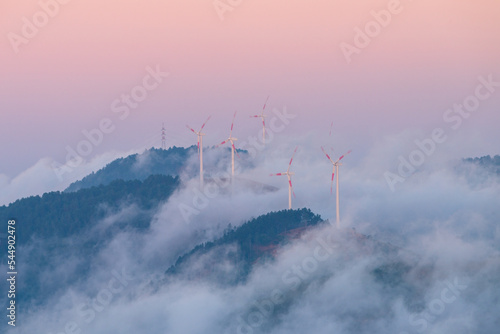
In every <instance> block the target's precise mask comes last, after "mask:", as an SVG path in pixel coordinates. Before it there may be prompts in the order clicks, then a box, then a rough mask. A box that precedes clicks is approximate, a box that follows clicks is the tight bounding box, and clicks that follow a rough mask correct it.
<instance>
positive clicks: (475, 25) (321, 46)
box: [0, 0, 500, 185]
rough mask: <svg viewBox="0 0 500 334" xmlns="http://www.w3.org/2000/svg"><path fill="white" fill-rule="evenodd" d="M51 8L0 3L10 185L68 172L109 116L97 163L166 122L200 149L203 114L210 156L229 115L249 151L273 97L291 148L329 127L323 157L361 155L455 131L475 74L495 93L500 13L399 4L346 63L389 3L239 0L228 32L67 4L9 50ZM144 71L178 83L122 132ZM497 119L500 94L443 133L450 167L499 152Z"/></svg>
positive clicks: (199, 22)
mask: <svg viewBox="0 0 500 334" xmlns="http://www.w3.org/2000/svg"><path fill="white" fill-rule="evenodd" d="M54 1H55V0H53V1H50V0H41V1H40V2H39V1H35V0H25V1H14V0H5V1H2V2H1V3H0V22H1V23H0V34H1V36H3V37H2V38H0V50H1V51H0V60H1V62H0V64H1V76H0V91H1V99H0V109H1V121H0V124H1V127H0V129H1V131H0V142H1V146H0V155H1V157H2V163H1V164H0V176H2V174H3V176H2V177H3V181H2V178H0V185H1V184H2V182H3V183H4V184H7V183H9V182H11V181H12V179H14V178H16V177H17V176H18V175H19V174H20V173H22V172H23V171H25V170H27V169H29V168H30V167H31V166H34V165H36V164H37V162H39V161H40V160H41V159H50V160H53V161H57V162H59V163H61V164H63V163H64V162H65V157H66V146H68V145H69V146H70V147H73V148H74V147H76V146H77V144H78V142H79V141H81V140H83V139H85V137H84V135H83V134H82V131H83V130H90V129H93V128H96V127H98V126H99V123H100V122H101V120H102V119H104V118H108V119H110V120H111V121H112V122H113V124H114V126H115V130H114V131H113V132H112V133H109V134H106V135H105V137H104V139H103V142H102V144H100V145H99V146H98V147H96V148H95V149H94V150H93V151H92V154H91V155H90V156H89V157H88V159H91V158H92V157H93V156H96V155H99V154H103V153H105V152H108V151H119V152H127V151H129V150H133V149H141V148H143V147H150V146H152V145H154V146H157V147H158V146H159V145H160V131H161V124H162V122H165V127H166V129H167V145H168V146H173V145H176V146H189V145H192V144H194V143H195V138H194V137H193V136H192V135H191V134H190V133H189V132H188V131H187V129H186V128H185V124H186V123H188V124H190V125H191V126H193V127H199V126H200V125H201V123H203V121H204V120H205V119H206V118H207V117H208V116H209V115H212V120H211V121H210V123H209V124H208V125H207V128H206V133H207V136H206V137H205V144H206V145H214V144H218V143H220V141H221V140H223V139H225V138H226V137H227V135H228V131H229V126H230V123H231V117H232V114H233V113H234V111H235V110H238V113H239V114H238V116H237V119H236V124H235V135H236V136H237V137H239V138H246V137H248V136H250V135H254V134H256V133H257V132H258V131H259V129H260V125H259V123H258V121H256V120H253V119H250V118H249V117H248V116H249V115H252V114H257V113H259V112H260V110H261V109H262V105H263V103H264V101H265V99H266V97H267V96H268V95H270V96H271V97H270V99H269V104H268V108H269V109H270V110H269V112H271V109H272V108H278V109H283V107H285V106H286V108H287V110H288V111H289V112H291V113H293V114H295V115H297V118H296V120H294V121H293V122H291V124H290V126H289V127H287V129H286V130H285V133H284V135H288V136H295V135H297V136H304V137H305V138H309V139H310V138H314V136H313V135H316V134H318V145H319V144H321V143H322V140H324V139H325V138H327V139H328V132H329V130H330V124H331V122H332V121H333V122H334V127H333V131H334V133H335V137H334V138H335V140H338V141H339V143H337V142H335V143H330V144H329V145H332V146H336V145H338V146H340V148H339V149H341V150H343V149H344V148H353V150H356V151H357V152H359V154H360V155H361V156H362V155H363V154H368V152H369V151H370V150H371V148H372V146H373V143H375V142H380V141H384V138H387V137H388V136H389V137H390V136H398V135H399V134H401V133H404V132H405V131H416V133H421V135H422V137H412V138H414V139H421V138H423V137H425V136H427V135H429V134H430V133H431V131H432V130H433V129H434V128H436V127H442V128H447V129H449V125H447V124H446V123H445V121H444V120H443V113H444V112H445V110H446V109H448V108H451V107H453V104H455V103H462V102H463V101H464V99H465V98H466V97H467V96H469V95H471V94H474V92H475V89H476V86H477V85H478V84H479V81H478V77H479V76H483V77H485V78H486V77H488V75H492V76H493V78H494V79H496V81H498V82H500V37H499V36H500V20H499V18H500V2H498V1H497V0H481V1H477V0H414V1H410V0H401V1H400V5H399V7H398V8H399V13H398V14H392V17H391V19H390V22H388V24H387V25H386V26H385V27H381V29H380V32H379V33H378V34H376V36H374V37H372V38H371V42H370V43H369V45H368V46H367V47H365V48H362V49H360V51H359V53H358V54H353V55H352V59H351V60H352V61H351V62H350V63H349V62H348V61H347V60H346V57H345V56H344V54H343V53H342V51H341V48H340V45H341V43H349V44H352V45H354V39H355V34H356V33H355V29H356V27H359V28H360V29H361V30H363V29H364V28H365V25H366V24H367V23H369V22H371V21H374V16H373V15H372V14H371V12H372V11H375V12H380V11H381V10H385V9H387V8H388V6H389V5H390V4H391V3H392V1H388V0H384V1H352V0H317V1H305V0H242V1H241V3H240V4H239V5H237V6H235V7H234V8H233V10H232V11H227V12H225V13H223V14H222V17H223V18H224V19H223V20H222V19H221V16H220V15H219V14H220V13H218V12H217V10H216V9H215V8H214V4H213V1H212V0H162V1H160V0H156V1H152V0H145V1H138V0H135V1H133V0H108V1H95V0H85V1H78V0H72V1H68V3H67V4H59V5H58V6H59V9H58V11H55V9H54V7H50V8H52V9H53V10H54V11H55V13H54V14H53V17H49V18H48V22H43V21H42V22H41V24H40V25H42V26H41V27H39V28H38V32H37V33H34V36H32V37H30V38H26V39H25V41H26V43H25V44H20V45H17V46H13V43H12V41H11V39H12V36H13V35H12V33H14V34H16V35H17V36H21V37H22V36H23V32H22V31H23V25H25V24H26V23H25V21H23V17H26V18H27V19H28V20H29V21H30V22H33V19H34V16H35V18H38V19H39V20H43V17H44V16H43V14H40V11H41V10H42V9H41V4H43V3H54ZM61 2H64V1H62V0H61ZM235 2H236V3H237V1H232V3H235ZM221 3H226V4H227V3H228V1H227V0H222V1H221ZM43 23H46V24H45V25H43ZM24 30H26V29H24ZM9 36H10V37H9ZM23 38H24V37H23ZM16 48H17V49H18V50H17V51H18V52H16V50H15V49H16ZM147 67H150V68H153V69H154V68H156V67H159V68H160V69H161V70H162V71H165V72H169V76H168V77H167V78H165V79H164V80H163V82H161V84H159V86H158V87H157V88H156V89H154V90H152V91H149V92H148V96H147V98H145V100H144V101H142V102H140V103H139V106H138V107H137V108H136V109H133V110H131V112H130V115H129V117H127V118H126V119H123V120H122V119H120V118H119V116H120V114H119V113H114V112H113V111H112V108H111V105H112V103H113V102H114V101H115V100H116V99H119V98H120V97H121V95H122V94H130V92H131V90H132V89H133V88H134V87H136V86H137V85H141V84H142V82H143V78H144V76H145V75H147V74H148V72H147V70H146V68H147ZM499 121H500V88H498V91H497V92H496V93H494V94H492V96H491V97H490V98H488V99H487V100H485V101H482V102H481V105H480V107H479V109H478V110H477V111H475V112H474V113H472V115H471V117H469V118H468V119H466V120H464V122H463V124H462V126H461V127H460V128H459V129H457V130H456V131H454V132H453V136H451V132H449V134H450V138H452V139H450V140H449V141H448V143H447V147H448V148H450V149H451V151H453V154H452V156H455V157H467V156H480V155H486V154H492V155H493V154H499V153H500V152H499V149H498V143H499V142H500V131H499V124H500V122H499ZM311 134H313V135H311ZM321 136H323V137H321Z"/></svg>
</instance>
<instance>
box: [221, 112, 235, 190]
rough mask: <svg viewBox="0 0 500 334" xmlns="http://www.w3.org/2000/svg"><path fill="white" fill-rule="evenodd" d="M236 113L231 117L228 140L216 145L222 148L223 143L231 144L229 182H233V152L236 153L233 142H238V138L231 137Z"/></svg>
mask: <svg viewBox="0 0 500 334" xmlns="http://www.w3.org/2000/svg"><path fill="white" fill-rule="evenodd" d="M236 113H237V111H235V112H234V115H233V122H232V123H231V132H229V138H228V139H226V140H224V141H223V142H222V143H220V144H219V145H217V147H219V146H222V145H224V144H225V143H227V142H230V143H231V181H232V180H233V178H234V152H236V147H235V146H234V142H235V141H237V140H238V138H234V137H233V127H234V119H235V117H236ZM236 154H237V155H238V157H239V156H240V155H239V154H238V152H236Z"/></svg>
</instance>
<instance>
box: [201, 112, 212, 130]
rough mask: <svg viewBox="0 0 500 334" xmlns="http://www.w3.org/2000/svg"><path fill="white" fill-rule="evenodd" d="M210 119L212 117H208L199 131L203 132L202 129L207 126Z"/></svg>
mask: <svg viewBox="0 0 500 334" xmlns="http://www.w3.org/2000/svg"><path fill="white" fill-rule="evenodd" d="M210 118H212V116H208V118H207V120H206V121H205V123H203V125H202V126H201V129H200V131H201V130H203V128H204V127H205V125H206V124H207V122H208V121H209V120H210Z"/></svg>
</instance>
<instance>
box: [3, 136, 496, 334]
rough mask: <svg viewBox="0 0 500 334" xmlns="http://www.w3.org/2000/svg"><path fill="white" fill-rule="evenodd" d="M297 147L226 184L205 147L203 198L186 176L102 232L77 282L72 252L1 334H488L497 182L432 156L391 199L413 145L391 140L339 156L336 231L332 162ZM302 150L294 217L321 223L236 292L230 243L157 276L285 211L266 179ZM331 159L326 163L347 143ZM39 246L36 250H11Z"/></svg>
mask: <svg viewBox="0 0 500 334" xmlns="http://www.w3.org/2000/svg"><path fill="white" fill-rule="evenodd" d="M308 136H312V135H307V136H305V137H302V138H295V139H294V138H290V137H286V136H284V135H282V136H277V137H276V138H275V140H274V142H273V145H270V146H269V147H266V148H265V149H263V150H261V151H257V152H256V153H255V154H253V155H251V154H249V153H240V155H241V156H242V157H241V158H240V159H237V161H238V162H237V175H238V176H237V178H236V179H235V182H234V184H233V185H231V184H230V182H229V179H228V178H229V175H230V174H229V173H230V160H229V159H228V154H229V151H228V150H208V151H207V152H206V162H207V181H206V188H205V191H204V192H203V193H201V192H200V191H199V188H198V185H199V183H198V182H199V179H198V177H191V176H190V175H191V173H189V172H186V173H185V174H183V175H181V180H182V186H181V187H179V189H178V190H177V191H176V192H175V193H174V194H173V195H172V196H171V197H170V198H169V199H168V201H166V202H164V203H162V204H161V205H160V206H159V207H158V208H157V209H156V211H155V213H154V215H153V219H152V221H151V225H150V227H149V229H148V230H147V231H142V232H141V233H139V232H137V231H135V230H125V231H120V232H118V233H114V234H112V237H111V239H110V240H109V241H108V242H107V243H106V245H105V247H104V248H103V249H101V250H99V252H98V253H97V254H95V255H92V259H91V266H90V268H89V270H88V273H87V275H84V276H82V277H81V278H80V279H78V280H76V281H75V280H71V279H69V278H71V277H74V275H75V273H76V272H77V269H76V267H78V263H80V261H81V259H80V258H79V256H82V255H83V254H78V253H77V252H75V253H73V254H69V256H61V257H60V258H57V259H55V260H54V261H53V263H51V264H50V268H43V269H42V270H41V272H40V273H39V277H37V279H39V280H40V281H43V282H46V281H50V280H54V279H56V282H54V284H58V285H59V289H58V290H57V291H58V293H57V294H55V295H53V296H50V297H48V298H47V300H44V301H43V302H41V303H40V304H38V305H30V306H28V307H27V308H26V309H25V310H23V312H22V313H21V314H20V316H19V326H18V327H17V328H15V329H10V330H9V331H8V333H47V334H49V333H52V334H60V333H95V334H100V333H113V332H118V333H124V334H127V333H137V332H144V331H147V332H148V333H273V334H278V333H306V332H307V333H311V332H314V333H398V334H403V333H496V332H497V330H498V328H499V326H500V317H499V316H498V314H500V305H499V304H498V298H500V289H499V285H500V284H499V282H500V279H499V278H500V252H499V251H500V247H499V245H500V242H499V241H500V227H499V225H498V217H500V212H499V211H500V209H499V207H498V198H499V195H500V183H499V182H498V178H496V177H493V176H490V175H488V174H487V172H485V171H481V170H480V169H478V170H477V173H484V175H483V176H482V177H481V178H479V179H478V180H481V181H478V180H471V179H469V178H467V177H465V176H464V175H463V174H462V173H460V171H459V170H457V168H456V166H457V164H460V161H459V160H457V159H456V158H455V157H454V153H452V152H451V153H450V152H448V151H447V148H446V147H447V146H441V147H440V148H439V151H436V153H435V154H434V155H431V156H427V157H426V161H425V162H424V163H423V164H422V165H421V166H418V168H416V170H415V171H414V172H413V173H412V174H410V175H405V176H404V181H403V182H399V183H398V184H396V186H395V189H394V190H392V189H391V187H390V186H389V184H388V182H387V180H386V178H385V177H384V173H386V172H387V171H390V172H395V173H397V169H398V163H399V162H398V156H400V155H401V156H403V157H407V156H408V154H410V152H412V150H414V147H413V146H412V141H413V139H414V138H415V136H418V134H408V133H405V134H399V135H395V136H394V137H393V138H387V140H385V141H384V140H382V141H379V142H376V143H374V144H373V145H372V147H371V149H370V151H368V152H367V154H364V155H362V156H361V155H357V153H356V151H353V152H352V153H351V154H350V155H348V156H347V157H346V158H344V159H343V160H342V161H343V165H342V166H341V167H340V193H341V205H340V214H341V222H340V227H339V228H338V227H337V226H336V224H335V218H334V217H335V195H334V194H333V195H332V194H330V180H331V173H332V166H331V163H330V162H329V161H328V160H327V158H326V157H325V156H324V155H323V153H322V152H321V149H320V147H319V146H318V145H316V144H314V145H313V144H311V145H307V144H305V145H304V144H303V143H304V142H305V143H307V142H313V141H308V140H307V138H308ZM417 138H418V137H417ZM299 144H300V145H299ZM297 146H299V148H298V151H297V154H296V156H295V158H294V162H293V164H292V167H291V170H292V171H293V172H295V175H294V176H293V177H292V182H293V187H294V191H295V193H296V197H294V198H293V199H292V203H293V207H294V208H302V207H307V208H310V209H311V210H312V211H313V212H314V213H317V214H320V215H321V216H322V218H323V219H325V223H323V224H321V225H320V226H317V227H314V228H311V229H309V230H308V231H307V232H306V233H305V234H303V235H301V236H300V237H299V238H297V239H293V240H291V241H290V242H289V243H288V244H286V245H285V246H284V247H281V248H280V249H279V251H278V252H277V253H276V254H275V256H274V258H273V259H269V260H267V261H264V262H263V263H261V262H259V263H256V264H254V266H253V268H252V271H251V273H250V275H249V277H248V278H247V279H246V280H245V281H243V282H241V283H238V284H236V285H232V284H223V282H222V281H221V279H220V278H221V277H227V276H228V275H232V274H235V273H236V272H238V270H239V268H238V267H237V266H236V267H233V266H232V265H231V264H230V262H226V261H224V258H225V255H224V254H227V253H229V252H237V251H238V250H237V249H234V247H233V246H231V245H228V246H224V247H220V248H218V249H216V251H214V252H211V253H208V254H206V255H204V257H202V258H195V259H193V261H191V262H190V263H189V266H188V267H187V269H185V270H184V271H183V272H182V273H181V274H179V275H176V276H175V277H167V276H166V275H165V271H166V270H167V269H168V268H169V267H170V266H171V265H172V264H174V263H175V261H176V259H177V258H178V257H179V256H181V255H183V254H185V253H187V252H189V251H190V250H191V249H192V248H193V247H195V246H196V245H198V244H201V243H204V242H207V241H212V240H214V239H216V238H218V237H220V236H222V235H223V233H224V230H225V229H226V228H227V227H228V225H229V224H231V226H233V227H237V226H240V225H241V224H242V223H244V222H246V221H248V220H250V219H252V218H255V217H258V216H259V215H262V214H265V213H268V212H270V211H278V210H282V209H286V208H287V205H288V183H287V180H286V177H270V176H269V174H270V173H277V172H284V171H285V170H286V169H287V168H288V162H289V160H290V158H291V155H292V153H293V150H294V149H295V147H297ZM325 149H327V150H329V151H330V152H331V149H330V147H329V146H326V145H325ZM334 149H335V151H334V152H333V156H332V157H334V159H336V158H338V157H339V156H340V155H342V154H343V153H345V152H347V150H348V149H349V147H343V144H342V143H341V144H340V147H335V148H334ZM189 161H190V163H189V167H188V168H187V170H196V168H197V161H198V160H197V156H196V154H194V155H193V156H192V157H191V158H190V160H189ZM249 180H250V181H251V182H250V183H249ZM485 180H486V181H485ZM263 189H264V190H263ZM137 211H138V209H137V208H136V207H134V206H127V205H124V206H123V207H122V208H120V211H119V212H117V213H116V212H115V213H113V214H110V215H109V216H108V217H106V218H105V219H103V220H102V221H100V222H99V224H98V229H97V230H92V231H91V232H90V233H89V234H88V235H81V236H79V237H78V238H79V239H80V240H64V241H61V242H68V243H74V244H75V246H77V245H78V244H79V243H81V242H82V241H81V240H84V239H86V238H92V235H91V234H95V233H105V232H106V230H107V229H109V228H110V227H112V226H113V225H114V224H118V223H119V222H120V221H122V220H124V219H133V217H134V216H135V215H137V214H139V212H137ZM131 217H132V218H131ZM43 249H44V243H43V241H39V244H31V245H29V246H27V247H25V248H23V249H21V250H20V251H19V252H20V253H21V252H24V254H25V256H26V257H28V256H29V254H30V253H31V252H40V251H43ZM206 263H217V265H216V266H215V267H214V269H213V270H214V272H215V274H214V275H211V276H210V277H203V275H201V276H197V275H194V273H197V272H199V269H200V267H201V266H203V265H204V264H206ZM3 269H4V268H2V270H3ZM20 269H22V268H20ZM193 277H194V278H193ZM217 277H219V279H218V278H217ZM65 278H68V279H65Z"/></svg>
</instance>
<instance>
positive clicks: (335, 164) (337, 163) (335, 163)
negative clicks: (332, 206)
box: [321, 147, 351, 227]
mask: <svg viewBox="0 0 500 334" xmlns="http://www.w3.org/2000/svg"><path fill="white" fill-rule="evenodd" d="M321 150H322V151H323V153H325V155H326V157H327V158H328V160H330V161H331V163H332V164H333V171H332V184H331V185H330V193H333V179H334V177H335V173H337V193H336V204H337V227H339V224H340V214H339V166H342V163H341V162H340V160H342V159H343V158H344V157H345V156H346V155H348V154H349V153H351V150H349V151H347V153H346V154H344V155H342V156H341V157H340V158H338V159H337V161H333V159H332V158H330V156H329V155H328V153H326V151H325V149H324V148H323V147H321Z"/></svg>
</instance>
